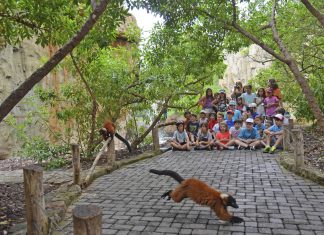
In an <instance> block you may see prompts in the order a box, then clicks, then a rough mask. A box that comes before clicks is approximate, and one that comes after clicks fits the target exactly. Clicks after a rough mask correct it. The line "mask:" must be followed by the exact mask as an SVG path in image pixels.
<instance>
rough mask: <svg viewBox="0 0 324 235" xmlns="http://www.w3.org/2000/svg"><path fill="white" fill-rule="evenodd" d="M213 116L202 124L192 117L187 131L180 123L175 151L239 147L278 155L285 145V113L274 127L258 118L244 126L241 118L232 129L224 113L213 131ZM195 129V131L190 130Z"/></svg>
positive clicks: (276, 116) (277, 117) (174, 138)
mask: <svg viewBox="0 0 324 235" xmlns="http://www.w3.org/2000/svg"><path fill="white" fill-rule="evenodd" d="M229 114H230V115H231V112H230V111H228V112H227V116H230V115H229ZM210 116H211V118H210V119H209V121H208V122H202V123H200V124H199V122H198V121H194V118H192V119H191V120H192V122H188V123H187V128H185V122H184V121H178V122H177V123H176V127H177V130H176V131H175V132H174V135H173V138H172V141H171V146H172V148H173V150H188V151H189V150H191V148H192V147H193V148H194V149H195V150H212V149H213V148H214V147H215V148H216V149H218V150H224V149H231V150H232V149H235V147H237V149H239V150H240V149H250V150H256V148H258V147H261V146H264V147H265V148H264V150H263V151H264V152H269V153H274V152H275V150H276V148H277V147H278V146H280V145H281V143H282V139H283V130H282V125H283V119H284V117H283V115H282V114H276V115H275V116H274V124H273V125H271V126H270V122H266V124H263V123H262V120H261V117H259V116H257V117H256V118H255V119H254V120H253V118H248V119H246V120H245V122H244V123H243V121H242V120H241V119H237V120H235V121H233V126H232V127H231V128H230V129H229V125H228V123H227V122H228V120H223V114H221V113H220V114H218V115H217V123H216V124H215V125H214V126H213V128H212V129H210V128H209V125H208V123H210V122H214V116H213V115H210ZM193 117H195V115H193ZM230 122H232V121H230ZM243 124H244V126H243ZM197 126H198V127H199V128H198V127H197ZM192 127H195V129H190V128H192ZM186 129H187V130H186ZM271 146H272V147H271Z"/></svg>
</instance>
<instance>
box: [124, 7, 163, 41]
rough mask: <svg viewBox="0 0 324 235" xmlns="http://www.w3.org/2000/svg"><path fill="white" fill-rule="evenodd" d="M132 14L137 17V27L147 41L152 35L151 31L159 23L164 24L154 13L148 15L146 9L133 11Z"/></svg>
mask: <svg viewBox="0 0 324 235" xmlns="http://www.w3.org/2000/svg"><path fill="white" fill-rule="evenodd" d="M130 13H131V14H132V15H133V16H135V18H136V20H137V25H138V26H139V27H140V29H141V30H142V37H143V38H144V40H146V39H147V38H148V37H149V36H150V33H151V29H152V28H153V26H154V24H155V23H157V22H163V20H162V18H160V17H159V16H154V15H153V14H152V13H147V11H146V10H144V9H133V10H130Z"/></svg>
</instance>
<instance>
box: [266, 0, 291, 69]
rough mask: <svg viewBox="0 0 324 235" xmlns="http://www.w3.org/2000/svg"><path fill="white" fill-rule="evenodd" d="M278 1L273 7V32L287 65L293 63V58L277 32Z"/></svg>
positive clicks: (275, 1) (275, 0)
mask: <svg viewBox="0 0 324 235" xmlns="http://www.w3.org/2000/svg"><path fill="white" fill-rule="evenodd" d="M277 3H278V2H277V0H274V3H273V6H272V14H271V23H270V25H271V30H272V34H273V40H274V41H275V42H276V44H277V45H278V47H279V49H280V51H281V53H282V54H283V55H284V57H285V60H286V62H285V63H286V64H289V63H291V59H292V58H291V56H290V53H289V52H288V51H287V49H286V47H285V45H284V43H283V41H282V40H281V38H280V36H279V33H278V30H277V25H276V8H277Z"/></svg>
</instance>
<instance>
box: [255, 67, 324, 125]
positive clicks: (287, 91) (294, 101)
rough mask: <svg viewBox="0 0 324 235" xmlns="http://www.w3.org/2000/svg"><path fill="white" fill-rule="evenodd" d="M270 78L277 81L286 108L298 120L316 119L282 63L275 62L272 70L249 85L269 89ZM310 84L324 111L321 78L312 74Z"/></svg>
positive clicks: (264, 70) (323, 85) (323, 88)
mask: <svg viewBox="0 0 324 235" xmlns="http://www.w3.org/2000/svg"><path fill="white" fill-rule="evenodd" d="M269 78H275V79H276V81H277V82H278V85H279V88H280V90H281V92H282V95H283V100H284V105H285V107H286V108H288V109H289V110H290V111H292V113H293V114H294V116H295V117H296V118H298V119H303V120H307V121H314V119H315V117H314V115H313V113H312V111H311V109H310V108H309V105H308V103H307V101H306V99H305V96H304V94H303V92H302V90H301V89H300V86H299V84H298V83H297V82H296V80H295V79H294V78H293V76H292V75H291V74H290V73H289V72H288V70H287V68H285V66H284V65H282V64H281V63H278V62H275V63H273V64H272V66H271V67H270V68H267V69H263V70H261V71H260V72H259V73H258V74H257V75H256V77H255V78H253V79H252V80H250V81H249V83H251V84H252V85H253V87H256V88H257V87H267V81H268V79H269ZM308 82H309V85H310V87H311V89H312V91H313V92H314V95H315V97H316V99H317V101H318V102H319V105H320V107H321V109H322V110H324V97H323V92H324V83H323V81H322V80H321V77H317V76H314V74H312V75H311V76H309V77H308Z"/></svg>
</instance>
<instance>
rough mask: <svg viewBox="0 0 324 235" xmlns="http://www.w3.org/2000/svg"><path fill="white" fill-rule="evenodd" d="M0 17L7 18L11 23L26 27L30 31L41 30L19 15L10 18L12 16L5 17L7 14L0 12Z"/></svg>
mask: <svg viewBox="0 0 324 235" xmlns="http://www.w3.org/2000/svg"><path fill="white" fill-rule="evenodd" d="M0 17H3V18H7V19H9V20H11V21H14V22H16V23H18V24H22V25H24V26H27V27H28V28H31V29H41V28H40V27H39V26H38V25H36V24H35V23H33V22H29V21H26V20H25V19H24V18H21V17H20V16H19V15H15V16H12V15H7V14H4V13H2V12H0Z"/></svg>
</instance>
